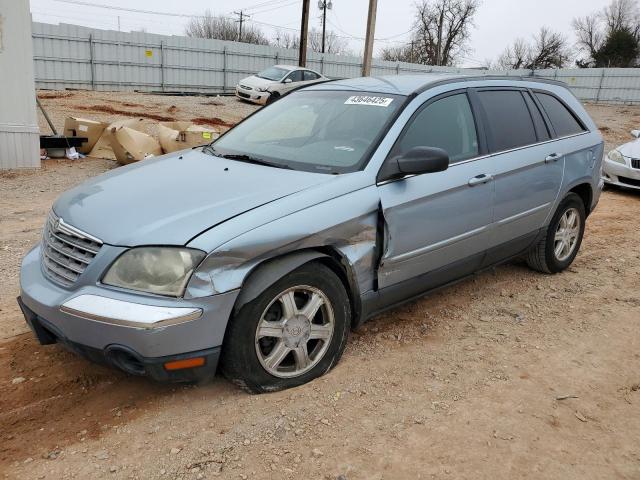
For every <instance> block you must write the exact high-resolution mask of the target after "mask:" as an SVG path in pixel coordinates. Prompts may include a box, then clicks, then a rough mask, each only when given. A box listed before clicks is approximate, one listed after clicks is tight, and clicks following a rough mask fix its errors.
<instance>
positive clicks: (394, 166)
mask: <svg viewBox="0 0 640 480" xmlns="http://www.w3.org/2000/svg"><path fill="white" fill-rule="evenodd" d="M447 168H449V154H448V153H447V152H446V151H444V150H443V149H441V148H435V147H414V148H412V149H411V150H409V151H408V152H407V153H405V154H404V155H400V156H397V157H394V158H391V159H389V160H387V161H386V162H385V164H384V165H383V166H382V168H381V169H380V173H379V174H378V181H379V182H381V181H385V180H393V179H395V178H402V177H405V176H407V175H421V174H423V173H435V172H443V171H445V170H446V169H447Z"/></svg>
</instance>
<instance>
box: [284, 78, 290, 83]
mask: <svg viewBox="0 0 640 480" xmlns="http://www.w3.org/2000/svg"><path fill="white" fill-rule="evenodd" d="M291 82H293V80H291V79H290V78H285V79H284V80H283V81H282V83H291Z"/></svg>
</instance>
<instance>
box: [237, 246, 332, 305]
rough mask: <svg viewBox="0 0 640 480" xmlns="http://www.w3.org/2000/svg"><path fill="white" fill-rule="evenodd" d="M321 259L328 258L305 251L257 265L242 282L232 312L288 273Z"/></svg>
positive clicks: (318, 253)
mask: <svg viewBox="0 0 640 480" xmlns="http://www.w3.org/2000/svg"><path fill="white" fill-rule="evenodd" d="M322 257H328V255H326V254H324V253H321V252H317V251H313V250H305V251H301V252H294V253H291V254H289V255H284V256H282V257H278V258H275V259H273V260H267V261H265V262H263V263H261V264H259V265H258V266H257V267H256V268H255V269H254V270H252V271H251V272H250V273H249V275H247V278H246V279H245V281H244V282H243V285H242V288H241V290H240V294H239V295H238V298H237V300H236V305H235V307H234V312H237V311H238V310H240V309H241V308H242V307H243V306H244V305H246V304H247V303H249V302H251V301H252V300H255V299H256V298H257V297H258V295H260V294H261V293H262V292H264V291H265V290H266V289H267V288H269V287H270V286H271V285H273V284H274V283H275V282H277V281H278V280H280V279H281V278H282V277H284V276H285V275H287V274H288V273H290V272H292V271H294V270H295V269H296V268H298V267H301V266H302V265H304V264H305V263H308V262H310V261H311V260H315V259H317V258H322Z"/></svg>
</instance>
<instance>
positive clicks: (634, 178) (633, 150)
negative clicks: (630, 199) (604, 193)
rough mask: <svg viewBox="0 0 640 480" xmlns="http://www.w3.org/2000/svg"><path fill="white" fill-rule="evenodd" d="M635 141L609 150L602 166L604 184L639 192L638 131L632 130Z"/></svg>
mask: <svg viewBox="0 0 640 480" xmlns="http://www.w3.org/2000/svg"><path fill="white" fill-rule="evenodd" d="M631 135H633V136H634V137H635V138H636V139H635V140H632V141H631V142H628V143H625V144H624V145H620V146H619V147H617V148H614V149H613V150H611V151H610V152H609V153H608V154H607V157H606V158H605V160H604V162H603V164H602V177H603V180H604V182H605V183H607V184H609V185H617V186H619V187H627V188H635V189H639V190H640V130H632V131H631Z"/></svg>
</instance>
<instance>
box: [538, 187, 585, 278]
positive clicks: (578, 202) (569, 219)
mask: <svg viewBox="0 0 640 480" xmlns="http://www.w3.org/2000/svg"><path fill="white" fill-rule="evenodd" d="M585 219H586V215H585V210H584V204H583V203H582V199H581V198H580V197H579V196H578V195H576V194H575V193H570V194H569V195H567V196H566V197H565V199H564V200H563V201H562V202H561V203H560V205H559V206H558V209H557V210H556V213H555V215H554V216H553V218H552V219H551V222H550V223H549V226H548V227H547V229H546V232H545V235H544V237H543V238H542V239H541V240H540V241H539V242H538V243H537V244H536V246H535V247H533V248H532V249H531V250H530V251H529V253H528V254H527V263H528V265H529V266H530V267H531V268H533V269H534V270H538V271H540V272H544V273H558V272H561V271H563V270H564V269H566V268H567V267H569V265H571V263H573V260H574V259H575V258H576V255H577V254H578V250H579V249H580V245H581V243H582V236H583V235H584V227H585Z"/></svg>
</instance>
